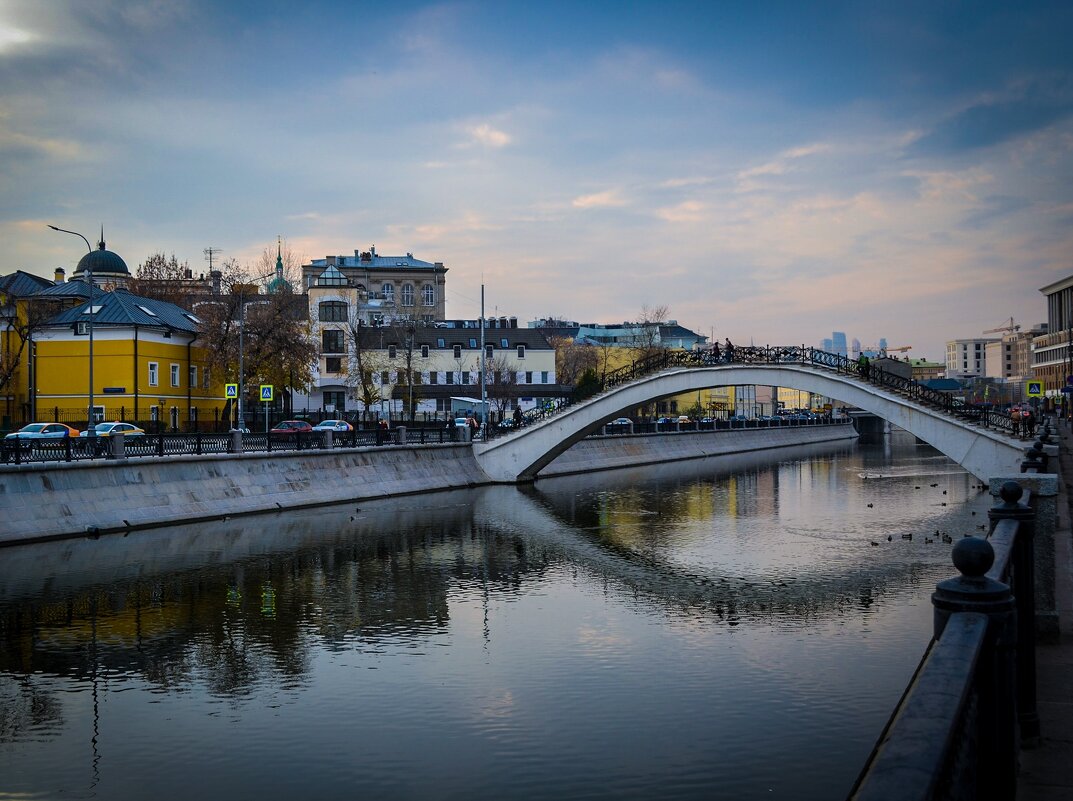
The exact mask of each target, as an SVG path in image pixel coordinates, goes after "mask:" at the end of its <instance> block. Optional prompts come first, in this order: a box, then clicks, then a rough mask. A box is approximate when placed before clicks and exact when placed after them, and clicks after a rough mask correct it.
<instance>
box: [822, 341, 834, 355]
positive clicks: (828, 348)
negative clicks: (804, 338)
mask: <svg viewBox="0 0 1073 801" xmlns="http://www.w3.org/2000/svg"><path fill="white" fill-rule="evenodd" d="M834 349H835V343H834V342H832V341H831V340H829V339H821V340H820V350H822V351H824V352H825V353H832V352H834Z"/></svg>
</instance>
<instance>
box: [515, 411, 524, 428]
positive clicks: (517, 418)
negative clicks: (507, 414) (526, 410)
mask: <svg viewBox="0 0 1073 801" xmlns="http://www.w3.org/2000/svg"><path fill="white" fill-rule="evenodd" d="M514 427H515V428H521V427H522V408H521V407H520V406H515V407H514Z"/></svg>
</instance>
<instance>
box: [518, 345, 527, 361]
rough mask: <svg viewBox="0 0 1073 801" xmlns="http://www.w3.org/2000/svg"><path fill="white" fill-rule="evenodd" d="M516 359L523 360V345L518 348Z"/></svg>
mask: <svg viewBox="0 0 1073 801" xmlns="http://www.w3.org/2000/svg"><path fill="white" fill-rule="evenodd" d="M518 358H519V359H524V358H525V345H519V346H518Z"/></svg>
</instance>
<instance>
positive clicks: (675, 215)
mask: <svg viewBox="0 0 1073 801" xmlns="http://www.w3.org/2000/svg"><path fill="white" fill-rule="evenodd" d="M705 211H706V208H705V206H704V204H703V203H700V202H698V201H696V200H687V201H685V202H683V203H679V204H678V205H677V206H669V207H666V208H662V209H656V216H657V217H659V218H660V219H661V220H666V221H667V222H672V223H674V222H699V221H701V220H704V219H706V218H707V214H706V213H705Z"/></svg>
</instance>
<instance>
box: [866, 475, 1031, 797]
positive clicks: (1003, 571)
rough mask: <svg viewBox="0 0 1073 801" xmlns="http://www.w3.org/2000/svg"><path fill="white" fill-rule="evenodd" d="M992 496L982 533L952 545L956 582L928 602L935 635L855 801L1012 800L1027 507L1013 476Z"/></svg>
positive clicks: (1026, 654)
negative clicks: (986, 534) (987, 530)
mask: <svg viewBox="0 0 1073 801" xmlns="http://www.w3.org/2000/svg"><path fill="white" fill-rule="evenodd" d="M999 494H1000V497H1001V501H1000V502H999V503H998V504H997V505H996V506H995V507H994V508H993V509H991V510H990V512H989V518H990V521H991V531H990V534H989V538H988V539H984V538H981V537H971V536H966V537H964V538H963V539H961V540H959V541H958V542H957V543H956V544H955V545H954V549H953V561H954V566H955V567H956V568H957V569H958V573H959V575H958V576H956V577H954V578H951V579H947V580H945V581H941V582H939V584H938V585H937V587H936V590H935V593H934V594H933V595H932V604H933V606H934V607H935V631H934V637H933V640H932V642H931V644H930V646H929V647H928V650H927V653H926V654H925V656H924V659H923V660H922V661H921V664H920V666H919V667H918V668H917V671H916V673H915V674H914V676H913V679H912V681H911V683H910V685H909V687H908V688H907V690H906V692H905V694H904V695H903V696H902V700H901V702H900V703H899V704H898V707H897V708H896V709H895V711H894V714H893V715H892V716H891V719H890V721H889V722H888V724H887V726H886V728H885V729H884V731H883V733H882V735H881V736H880V738H879V741H878V743H877V744H876V746H875V748H874V749H873V751H872V753H871V755H870V757H869V759H868V762H867V763H866V765H865V767H864V770H863V771H862V772H861V774H860V776H859V777H858V779H857V782H856V784H855V785H854V787H853V790H852V791H851V792H850V796H849V797H850V799H852V800H853V801H879V800H880V799H882V800H883V801H887V800H888V799H899V801H902V800H904V801H929V800H930V799H980V801H999V799H1009V798H1014V797H1015V795H1016V785H1017V762H1018V757H1017V754H1018V749H1019V744H1020V743H1021V742H1028V741H1037V740H1038V739H1039V735H1040V728H1039V716H1038V714H1037V711H1036V662H1035V658H1036V657H1035V636H1034V632H1035V625H1034V618H1035V600H1034V598H1035V575H1034V560H1035V555H1034V535H1035V511H1034V510H1033V508H1032V507H1031V505H1029V503H1027V501H1028V500H1029V498H1028V497H1027V493H1025V492H1024V490H1023V488H1022V487H1021V485H1020V484H1018V483H1016V482H1014V481H1008V482H1006V483H1005V484H1003V486H1002V488H1001V490H1000V493H999ZM1022 499H1023V500H1022Z"/></svg>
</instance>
